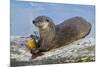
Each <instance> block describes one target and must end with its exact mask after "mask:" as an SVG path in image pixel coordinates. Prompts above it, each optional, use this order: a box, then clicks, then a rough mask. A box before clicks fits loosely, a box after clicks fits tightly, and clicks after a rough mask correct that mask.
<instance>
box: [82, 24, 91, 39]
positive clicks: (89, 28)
mask: <svg viewBox="0 0 100 67" xmlns="http://www.w3.org/2000/svg"><path fill="white" fill-rule="evenodd" d="M87 26H88V29H87V31H88V32H86V34H85V35H84V36H82V38H84V37H86V36H87V35H89V34H90V32H91V29H92V25H91V24H90V23H88V25H87Z"/></svg>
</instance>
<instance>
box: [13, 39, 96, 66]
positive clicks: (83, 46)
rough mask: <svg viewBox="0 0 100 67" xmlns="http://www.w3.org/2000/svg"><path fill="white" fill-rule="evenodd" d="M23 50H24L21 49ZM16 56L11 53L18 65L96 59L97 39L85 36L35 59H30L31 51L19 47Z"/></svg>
mask: <svg viewBox="0 0 100 67" xmlns="http://www.w3.org/2000/svg"><path fill="white" fill-rule="evenodd" d="M21 50H22V51H21ZM17 51H18V52H21V53H20V54H17V56H18V57H17V56H16V57H14V55H15V54H13V53H11V55H12V54H13V55H12V56H11V59H12V58H13V59H15V60H16V65H18V66H19V65H40V64H58V63H76V62H90V61H95V39H94V38H83V39H81V40H78V41H75V42H73V43H71V44H69V45H66V46H63V47H60V48H56V49H52V50H50V51H48V52H43V54H44V55H42V56H38V57H37V58H35V59H30V57H31V55H30V53H29V51H27V53H25V54H24V53H22V52H24V51H26V50H25V49H22V48H21V49H19V50H17Z"/></svg>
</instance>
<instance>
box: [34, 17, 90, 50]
mask: <svg viewBox="0 0 100 67" xmlns="http://www.w3.org/2000/svg"><path fill="white" fill-rule="evenodd" d="M33 24H34V25H35V26H37V27H38V28H39V32H40V48H39V50H42V51H47V50H50V49H53V48H58V47H61V46H64V45H67V44H69V43H71V42H73V41H76V40H78V39H81V38H83V37H85V36H87V35H88V34H89V32H90V30H91V24H90V23H88V22H87V21H86V20H85V19H83V18H82V17H73V18H70V19H68V20H65V21H64V22H63V23H61V24H59V25H55V24H54V23H53V20H52V19H51V18H50V17H47V16H39V17H37V18H35V20H33Z"/></svg>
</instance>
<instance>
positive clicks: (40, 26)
mask: <svg viewBox="0 0 100 67" xmlns="http://www.w3.org/2000/svg"><path fill="white" fill-rule="evenodd" d="M33 24H34V25H35V26H36V27H39V28H41V29H45V28H47V27H48V25H49V24H48V23H47V22H35V21H33Z"/></svg>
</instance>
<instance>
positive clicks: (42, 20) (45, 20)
mask: <svg viewBox="0 0 100 67" xmlns="http://www.w3.org/2000/svg"><path fill="white" fill-rule="evenodd" d="M51 23H53V21H52V19H51V18H49V17H46V16H39V17H37V18H35V20H33V24H34V25H35V26H37V27H38V28H40V29H46V28H47V27H48V26H50V24H51Z"/></svg>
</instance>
